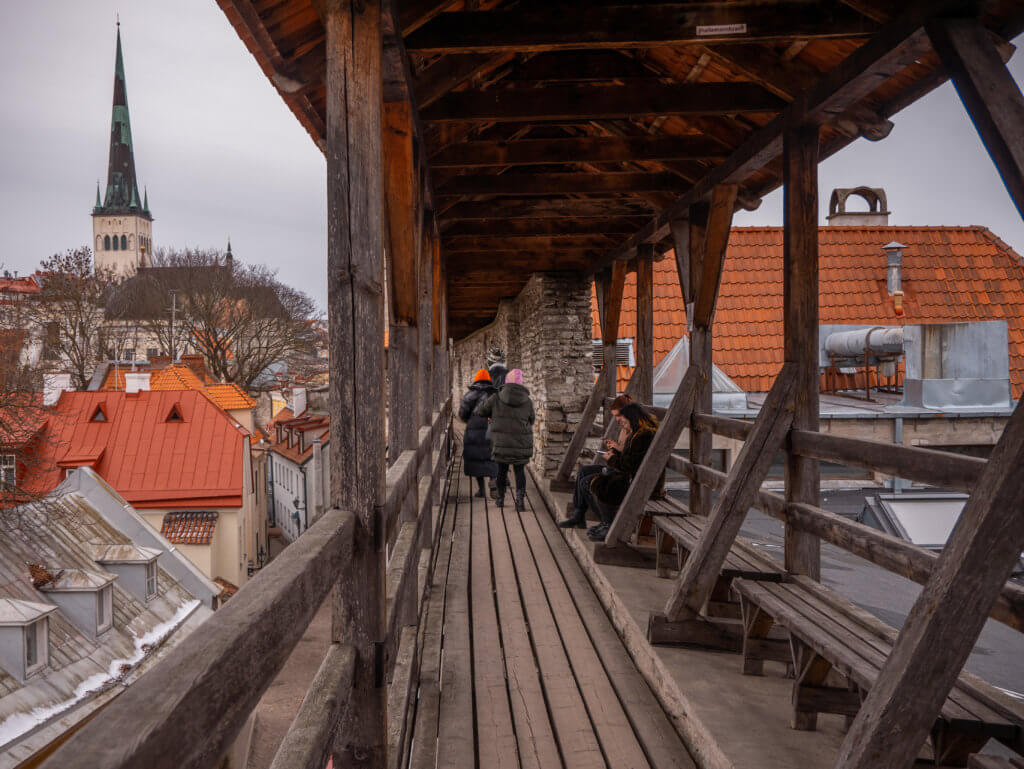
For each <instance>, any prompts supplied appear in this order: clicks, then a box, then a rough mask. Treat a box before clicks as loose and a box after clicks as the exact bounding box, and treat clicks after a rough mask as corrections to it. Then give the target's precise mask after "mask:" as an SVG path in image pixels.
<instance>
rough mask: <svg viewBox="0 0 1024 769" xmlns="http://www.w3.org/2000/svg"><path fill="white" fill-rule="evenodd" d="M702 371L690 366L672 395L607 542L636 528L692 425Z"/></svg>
mask: <svg viewBox="0 0 1024 769" xmlns="http://www.w3.org/2000/svg"><path fill="white" fill-rule="evenodd" d="M701 376H702V374H701V372H700V371H699V370H698V369H695V368H694V367H693V366H690V367H689V368H688V369H687V370H686V374H685V375H684V376H683V379H682V381H681V382H680V383H679V388H678V389H677V390H676V394H675V395H673V396H672V403H671V404H670V405H669V407H668V411H667V412H665V418H664V419H662V420H661V424H660V425H659V426H658V432H656V433H655V434H654V440H652V441H651V446H650V448H649V449H647V454H646V456H644V461H643V462H642V463H641V464H640V469H639V470H637V473H636V475H635V476H634V477H633V482H632V483H631V484H630V485H629V491H627V492H626V496H625V498H624V499H623V500H622V504H620V505H619V512H618V513H617V514H616V515H615V520H614V521H612V525H611V527H610V528H609V529H608V535H607V536H606V537H605V544H607V545H610V546H613V547H614V546H616V545H618V544H619V543H620V542H623V541H625V539H626V538H627V537H628V536H629V533H630V531H631V530H632V528H633V524H634V523H636V521H637V519H638V518H639V517H640V516H641V515H643V512H644V506H645V505H646V504H647V500H648V499H650V498H651V492H652V491H654V487H655V486H656V485H657V483H658V478H660V477H661V474H662V473H663V472H664V471H665V463H666V462H667V461H668V458H669V456H670V455H671V454H672V449H674V448H675V445H676V441H677V440H679V435H680V434H681V433H682V432H683V429H684V428H685V427H686V426H687V425H688V424H690V416H691V414H692V413H693V403H694V398H695V397H696V389H697V383H698V380H699V379H700V377H701Z"/></svg>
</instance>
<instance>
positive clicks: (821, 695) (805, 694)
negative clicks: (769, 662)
mask: <svg viewBox="0 0 1024 769" xmlns="http://www.w3.org/2000/svg"><path fill="white" fill-rule="evenodd" d="M790 646H791V647H792V652H793V667H794V669H795V670H796V678H795V679H794V681H793V724H792V725H793V728H794V729H799V730H801V731H808V732H813V731H814V730H815V729H817V728H818V713H838V714H839V715H843V716H855V715H856V714H857V711H858V710H860V696H859V695H858V694H857V692H854V691H850V690H849V689H841V688H839V687H835V686H828V685H826V684H827V681H828V678H829V673H830V672H831V671H832V663H830V662H829V661H828V660H827V659H825V658H824V657H822V656H820V655H819V654H818V653H817V652H815V651H814V650H813V649H811V648H810V647H809V646H807V645H805V644H803V643H801V642H800V641H798V640H797V639H794V638H790Z"/></svg>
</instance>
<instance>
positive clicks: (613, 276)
mask: <svg viewBox="0 0 1024 769" xmlns="http://www.w3.org/2000/svg"><path fill="white" fill-rule="evenodd" d="M627 269H628V264H627V263H626V262H623V261H616V262H613V263H612V267H611V270H610V271H609V272H608V273H606V274H605V276H604V278H603V280H602V281H601V291H600V294H599V298H600V300H601V301H600V308H599V309H600V315H601V348H602V355H603V364H602V365H603V366H604V368H605V370H607V371H608V372H609V376H607V377H605V383H604V386H605V397H608V398H614V397H615V392H616V380H617V369H616V365H615V352H616V350H617V349H618V342H619V318H620V317H621V316H622V292H623V289H624V288H625V285H626V271H627ZM609 422H611V413H610V412H609V411H608V409H605V411H604V423H605V424H608V423H609Z"/></svg>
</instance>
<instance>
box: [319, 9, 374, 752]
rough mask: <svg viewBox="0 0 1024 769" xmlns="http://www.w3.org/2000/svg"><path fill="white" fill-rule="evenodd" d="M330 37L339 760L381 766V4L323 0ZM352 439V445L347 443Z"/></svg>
mask: <svg viewBox="0 0 1024 769" xmlns="http://www.w3.org/2000/svg"><path fill="white" fill-rule="evenodd" d="M318 10H319V12H320V16H321V19H322V21H323V24H324V28H325V31H326V35H327V75H326V89H325V100H326V110H327V132H326V137H327V149H326V155H327V280H328V287H327V290H328V293H327V306H328V319H329V325H330V341H331V355H330V361H331V377H330V407H331V413H332V414H345V415H346V418H345V419H344V420H341V419H336V420H332V422H336V423H337V424H332V425H331V445H332V446H334V447H336V450H334V451H332V452H331V504H332V505H333V506H335V507H339V508H342V509H348V510H351V511H352V512H353V513H355V514H356V517H357V520H358V524H359V525H358V526H357V528H356V533H355V543H354V547H353V551H352V554H351V556H350V557H349V560H348V562H347V564H346V569H345V573H344V574H343V575H342V578H341V580H339V585H342V586H343V589H338V590H335V592H334V597H333V600H332V609H333V611H332V616H331V640H332V641H334V642H338V643H348V644H351V645H352V646H354V647H355V650H356V655H357V656H356V666H355V676H354V678H353V684H352V701H353V702H358V703H359V707H358V708H348V709H347V710H346V713H345V715H344V716H343V718H342V723H341V727H340V729H339V731H338V734H339V735H340V736H339V737H336V739H335V747H334V750H333V761H334V765H335V766H337V767H339V768H341V767H345V768H347V767H353V766H355V765H357V763H359V762H364V763H363V764H362V765H363V766H374V767H382V766H384V762H385V756H384V753H385V745H386V718H387V714H386V704H385V703H386V689H385V687H384V686H383V685H382V682H381V681H380V679H379V677H378V670H377V663H378V659H377V653H378V650H379V648H380V644H381V643H382V642H383V640H384V637H383V635H384V623H385V605H384V579H383V574H384V552H383V549H381V548H380V547H379V541H378V537H377V531H378V523H379V522H378V520H377V516H378V515H379V513H378V512H377V511H378V506H379V505H380V504H381V503H382V502H383V498H384V479H385V470H384V443H385V438H384V350H383V345H382V344H381V339H383V338H384V314H385V308H384V297H383V286H382V283H383V278H384V255H383V250H384V249H383V242H382V233H383V230H384V226H385V222H384V221H383V211H382V205H383V200H384V182H383V178H382V177H383V173H382V168H381V157H382V141H381V136H382V133H383V131H382V118H381V112H382V106H381V105H382V98H383V94H382V79H381V56H382V51H383V46H382V39H381V7H380V3H379V2H378V1H377V0H361V1H360V2H358V3H356V2H353V1H352V0H329V1H328V0H325V2H323V3H322V4H321V6H320V7H319V8H318ZM341 446H345V447H347V449H348V450H347V451H339V450H337V448H338V447H341Z"/></svg>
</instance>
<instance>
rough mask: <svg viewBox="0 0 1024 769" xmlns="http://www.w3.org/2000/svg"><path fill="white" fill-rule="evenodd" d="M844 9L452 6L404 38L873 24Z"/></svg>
mask: <svg viewBox="0 0 1024 769" xmlns="http://www.w3.org/2000/svg"><path fill="white" fill-rule="evenodd" d="M787 6H788V7H787ZM846 10H847V9H841V8H840V9H836V8H835V7H828V6H827V5H826V4H808V3H788V4H786V3H782V4H769V5H763V6H740V5H738V4H726V3H692V4H688V5H679V4H664V5H633V6H609V7H597V8H594V7H590V8H587V12H586V13H585V14H576V13H566V12H565V11H564V10H563V9H559V8H548V9H533V8H528V9H525V10H518V9H517V10H509V11H491V12H487V13H473V12H456V13H445V14H443V15H440V16H437V17H436V18H434V19H433V20H432V21H430V22H429V23H428V24H426V25H424V26H423V27H422V28H420V29H419V30H417V31H416V32H414V33H413V34H411V35H409V37H408V39H407V41H406V45H407V48H408V49H409V50H410V51H418V52H421V53H499V52H502V51H514V52H534V53H536V52H541V51H568V50H585V49H602V48H605V49H607V48H649V47H654V46H663V45H690V44H693V43H704V44H713V43H723V42H725V43H730V42H737V41H742V42H754V41H757V42H775V41H780V40H796V39H824V38H858V37H864V36H866V35H869V34H870V33H871V32H872V31H873V29H875V27H876V25H875V24H874V23H873V22H871V21H870V20H868V19H866V18H865V17H864V16H862V15H861V14H859V13H856V12H852V11H849V12H844V11H846Z"/></svg>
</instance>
